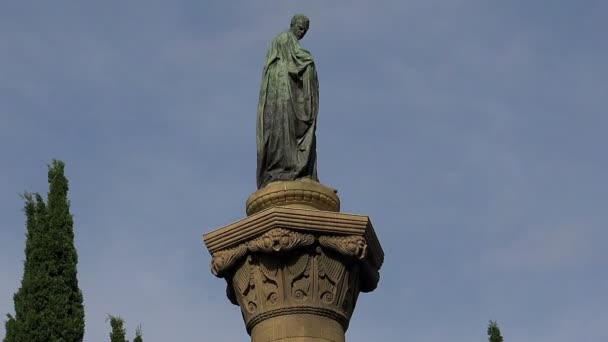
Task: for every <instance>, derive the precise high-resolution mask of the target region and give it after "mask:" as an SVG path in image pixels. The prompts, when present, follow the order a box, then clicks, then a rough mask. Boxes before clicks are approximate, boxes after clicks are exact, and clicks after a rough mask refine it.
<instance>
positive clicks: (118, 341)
mask: <svg viewBox="0 0 608 342" xmlns="http://www.w3.org/2000/svg"><path fill="white" fill-rule="evenodd" d="M108 319H109V320H110V326H111V327H112V332H110V342H129V341H128V340H127V337H126V335H127V332H126V331H125V327H124V323H125V322H124V321H123V319H122V318H120V317H115V316H112V315H109V316H108Z"/></svg>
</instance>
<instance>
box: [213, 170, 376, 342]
mask: <svg viewBox="0 0 608 342" xmlns="http://www.w3.org/2000/svg"><path fill="white" fill-rule="evenodd" d="M339 208H340V201H339V199H338V196H337V195H336V193H335V191H334V190H333V189H330V188H327V187H325V186H323V185H321V184H319V183H316V182H312V181H294V182H277V183H272V184H270V185H268V186H266V187H265V188H263V189H261V190H259V191H257V192H256V193H254V194H253V195H252V196H251V197H250V198H249V200H248V201H247V213H248V215H249V216H248V217H247V218H245V219H243V220H240V221H238V222H235V223H232V224H230V225H228V226H225V227H223V228H220V229H217V230H215V231H213V232H211V233H208V234H206V235H205V236H204V240H205V244H206V245H207V248H208V249H209V252H210V253H211V255H212V261H211V271H212V272H213V274H214V275H216V276H217V277H220V278H224V279H225V280H226V281H227V283H228V285H227V291H226V292H227V295H228V299H229V300H230V301H231V302H232V303H233V304H235V305H239V306H240V308H241V312H242V315H243V319H244V321H245V326H246V329H247V332H248V333H249V334H250V335H251V341H253V342H270V341H293V342H296V341H297V342H304V341H332V342H344V341H345V339H344V333H345V332H346V329H347V328H348V324H349V321H350V318H351V316H352V314H353V311H354V309H355V304H356V303H357V297H358V296H359V293H360V292H370V291H373V290H374V289H375V288H376V286H377V284H378V280H379V273H378V271H379V270H380V267H381V266H382V262H383V259H384V253H383V251H382V248H381V247H380V243H379V241H378V239H377V237H376V234H375V232H374V229H373V227H372V224H371V222H370V220H369V218H368V217H367V216H362V215H351V214H342V213H339V212H338V210H339Z"/></svg>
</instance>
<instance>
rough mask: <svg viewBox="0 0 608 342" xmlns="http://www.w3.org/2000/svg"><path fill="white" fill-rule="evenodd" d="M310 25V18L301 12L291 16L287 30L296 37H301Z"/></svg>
mask: <svg viewBox="0 0 608 342" xmlns="http://www.w3.org/2000/svg"><path fill="white" fill-rule="evenodd" d="M309 26H310V20H309V19H308V17H307V16H305V15H303V14H296V15H294V16H293V18H291V25H290V26H289V30H290V31H291V32H293V34H295V35H296V37H297V38H298V39H302V37H304V35H305V34H306V31H308V27H309Z"/></svg>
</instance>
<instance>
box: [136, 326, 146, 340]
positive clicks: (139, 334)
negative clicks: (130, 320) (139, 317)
mask: <svg viewBox="0 0 608 342" xmlns="http://www.w3.org/2000/svg"><path fill="white" fill-rule="evenodd" d="M133 342H144V339H143V337H142V332H141V325H139V326H137V329H135V338H134V339H133Z"/></svg>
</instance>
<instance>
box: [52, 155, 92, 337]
mask: <svg viewBox="0 0 608 342" xmlns="http://www.w3.org/2000/svg"><path fill="white" fill-rule="evenodd" d="M64 168H65V164H64V163H63V162H62V161H59V160H53V162H52V164H51V165H50V167H49V172H48V181H49V185H50V190H49V193H48V208H47V211H48V231H49V234H48V235H47V236H48V237H49V239H48V240H47V241H46V242H47V244H48V251H49V255H50V257H51V260H52V262H51V263H49V265H48V271H49V277H50V278H51V283H52V287H51V289H50V291H49V292H50V293H49V296H48V297H47V298H48V300H49V302H48V306H47V310H46V311H47V313H48V316H49V319H48V320H47V322H48V323H49V325H48V330H49V331H50V332H52V333H51V337H52V339H50V340H51V341H53V339H57V341H65V342H81V341H82V340H83V337H84V306H83V304H82V301H83V298H82V292H81V291H80V288H79V287H78V278H77V270H76V265H77V264H78V255H77V253H76V247H75V246H74V229H73V219H72V214H70V201H69V200H68V196H67V195H68V189H69V188H68V180H67V178H66V177H65V175H64Z"/></svg>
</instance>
